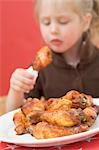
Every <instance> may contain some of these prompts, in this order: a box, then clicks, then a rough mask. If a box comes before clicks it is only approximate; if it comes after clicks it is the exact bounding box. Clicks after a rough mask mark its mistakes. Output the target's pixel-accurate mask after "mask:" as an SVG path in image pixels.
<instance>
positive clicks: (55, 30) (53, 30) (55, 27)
mask: <svg viewBox="0 0 99 150" xmlns="http://www.w3.org/2000/svg"><path fill="white" fill-rule="evenodd" d="M50 31H51V33H52V34H57V33H58V32H59V28H58V25H57V24H56V23H52V24H51V26H50Z"/></svg>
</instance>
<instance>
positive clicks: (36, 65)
mask: <svg viewBox="0 0 99 150" xmlns="http://www.w3.org/2000/svg"><path fill="white" fill-rule="evenodd" d="M51 62H52V53H51V50H50V49H49V48H48V47H43V48H41V49H40V50H39V51H38V52H37V54H36V56H35V58H34V60H33V62H32V66H33V69H34V70H37V71H40V70H41V69H43V68H45V67H46V66H47V65H48V64H50V63H51Z"/></svg>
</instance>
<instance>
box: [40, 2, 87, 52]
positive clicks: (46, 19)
mask: <svg viewBox="0 0 99 150" xmlns="http://www.w3.org/2000/svg"><path fill="white" fill-rule="evenodd" d="M70 1H71V0H42V3H41V6H40V10H39V23H40V30H41V34H42V37H43V39H44V41H45V43H46V44H47V45H48V46H49V47H50V48H51V49H52V50H53V51H55V52H59V53H63V52H65V51H66V50H68V49H69V48H71V47H72V46H73V45H74V44H75V43H76V42H77V41H78V40H79V39H80V37H81V35H82V33H83V32H84V30H85V28H86V25H85V23H84V22H83V21H82V20H81V19H80V16H79V15H77V13H75V11H74V8H73V7H74V6H73V5H72V3H71V2H70ZM55 2H56V3H55ZM72 2H73V1H72Z"/></svg>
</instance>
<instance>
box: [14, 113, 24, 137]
mask: <svg viewBox="0 0 99 150" xmlns="http://www.w3.org/2000/svg"><path fill="white" fill-rule="evenodd" d="M13 121H14V124H15V131H16V132H17V134H18V135H19V134H24V133H26V132H27V131H26V122H27V121H26V118H25V116H24V114H23V113H22V111H19V112H16V113H15V114H14V116H13Z"/></svg>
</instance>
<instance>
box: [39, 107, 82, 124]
mask: <svg viewBox="0 0 99 150" xmlns="http://www.w3.org/2000/svg"><path fill="white" fill-rule="evenodd" d="M40 118H41V120H42V121H46V122H49V123H51V124H54V125H55V124H56V125H58V126H66V127H72V126H74V125H77V124H80V123H81V116H80V115H79V111H77V110H76V109H70V110H68V111H66V110H55V111H45V112H44V113H43V114H42V115H41V117H40Z"/></svg>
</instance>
